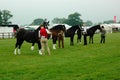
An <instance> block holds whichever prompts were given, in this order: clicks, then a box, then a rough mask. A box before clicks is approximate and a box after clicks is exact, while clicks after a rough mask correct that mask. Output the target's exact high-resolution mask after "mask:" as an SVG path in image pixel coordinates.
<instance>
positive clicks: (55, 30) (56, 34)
mask: <svg viewBox="0 0 120 80" xmlns="http://www.w3.org/2000/svg"><path fill="white" fill-rule="evenodd" d="M49 30H50V32H52V39H53V49H56V41H57V40H58V41H62V48H64V39H63V37H64V36H63V34H64V32H65V31H66V28H65V26H64V25H56V26H53V27H52V28H50V29H49ZM61 32H62V33H61ZM58 43H59V44H58V45H59V48H60V42H58Z"/></svg>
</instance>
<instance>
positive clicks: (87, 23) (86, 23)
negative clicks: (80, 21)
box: [85, 20, 93, 26]
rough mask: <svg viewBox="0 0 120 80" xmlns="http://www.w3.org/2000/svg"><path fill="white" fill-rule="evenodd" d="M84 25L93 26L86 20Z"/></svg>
mask: <svg viewBox="0 0 120 80" xmlns="http://www.w3.org/2000/svg"><path fill="white" fill-rule="evenodd" d="M85 25H86V26H92V25H93V23H92V21H90V20H87V21H86V22H85Z"/></svg>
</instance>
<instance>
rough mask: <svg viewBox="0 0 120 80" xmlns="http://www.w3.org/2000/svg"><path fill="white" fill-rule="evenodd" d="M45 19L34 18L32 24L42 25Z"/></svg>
mask: <svg viewBox="0 0 120 80" xmlns="http://www.w3.org/2000/svg"><path fill="white" fill-rule="evenodd" d="M43 21H44V19H42V18H38V19H35V20H33V22H32V23H31V24H30V25H40V24H42V23H43Z"/></svg>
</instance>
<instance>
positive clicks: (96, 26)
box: [88, 25, 100, 29]
mask: <svg viewBox="0 0 120 80" xmlns="http://www.w3.org/2000/svg"><path fill="white" fill-rule="evenodd" d="M98 27H100V25H95V26H92V27H90V28H88V29H93V28H98Z"/></svg>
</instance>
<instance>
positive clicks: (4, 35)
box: [0, 32, 14, 39]
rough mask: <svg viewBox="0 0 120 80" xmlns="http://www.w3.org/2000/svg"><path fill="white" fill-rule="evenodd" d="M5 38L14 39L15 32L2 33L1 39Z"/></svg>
mask: <svg viewBox="0 0 120 80" xmlns="http://www.w3.org/2000/svg"><path fill="white" fill-rule="evenodd" d="M4 38H14V33H13V32H6V33H0V39H4Z"/></svg>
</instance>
